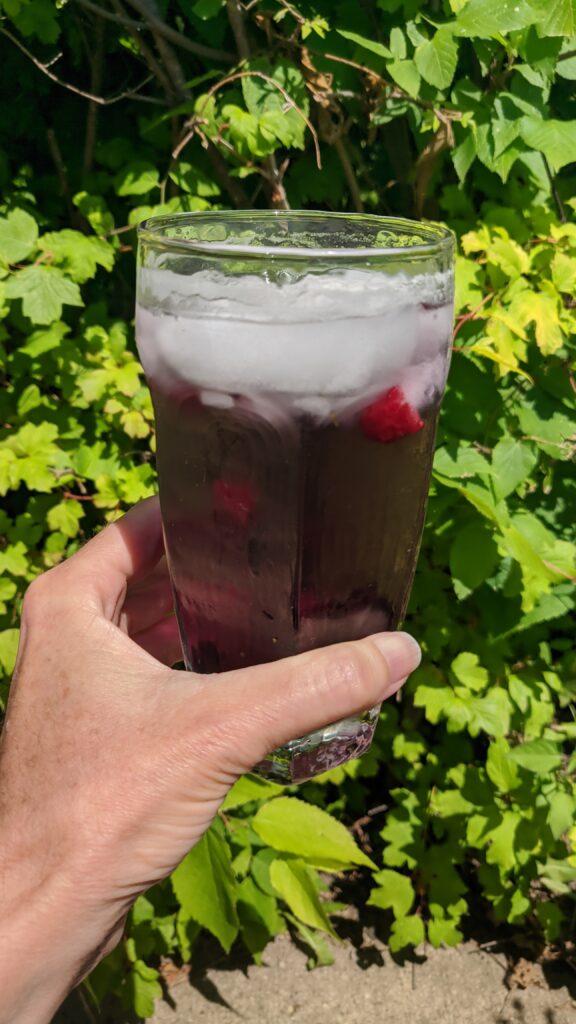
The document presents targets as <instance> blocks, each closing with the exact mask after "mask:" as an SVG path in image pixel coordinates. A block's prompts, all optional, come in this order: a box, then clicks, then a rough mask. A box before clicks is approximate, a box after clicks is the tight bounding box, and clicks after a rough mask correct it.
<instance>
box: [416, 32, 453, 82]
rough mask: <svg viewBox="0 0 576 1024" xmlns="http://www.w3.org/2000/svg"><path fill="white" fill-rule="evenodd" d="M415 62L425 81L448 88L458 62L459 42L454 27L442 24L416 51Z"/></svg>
mask: <svg viewBox="0 0 576 1024" xmlns="http://www.w3.org/2000/svg"><path fill="white" fill-rule="evenodd" d="M414 63H415V64H416V67H417V68H418V71H419V72H420V74H421V75H422V78H423V79H424V81H425V82H429V84H430V85H434V86H436V88H437V89H447V88H448V86H449V85H450V83H451V82H452V79H453V78H454V73H455V71H456V65H457V63H458V42H457V41H456V39H455V38H454V35H453V33H452V28H451V27H449V26H442V28H439V29H438V31H437V32H436V33H435V34H434V36H433V37H432V39H430V40H429V41H428V42H426V43H423V44H422V46H418V47H417V49H416V52H415V53H414Z"/></svg>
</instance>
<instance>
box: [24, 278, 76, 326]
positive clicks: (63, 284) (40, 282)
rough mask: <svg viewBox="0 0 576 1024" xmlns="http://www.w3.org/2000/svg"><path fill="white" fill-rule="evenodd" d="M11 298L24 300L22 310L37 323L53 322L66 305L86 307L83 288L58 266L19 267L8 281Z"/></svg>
mask: <svg viewBox="0 0 576 1024" xmlns="http://www.w3.org/2000/svg"><path fill="white" fill-rule="evenodd" d="M6 296H7V298H9V299H21V300H22V312H23V313H24V315H25V316H27V317H29V319H30V320H31V321H32V323H33V324H50V323H52V322H53V321H54V320H58V319H59V318H60V317H61V316H62V307H63V306H82V305H83V304H84V303H83V301H82V296H81V294H80V289H79V288H78V285H77V284H75V282H74V281H71V280H70V279H69V278H68V277H66V276H65V274H64V273H63V272H62V271H61V270H58V268H57V267H51V266H46V265H45V264H39V265H38V266H33V267H26V268H25V269H24V270H19V271H18V272H17V273H16V274H14V276H13V277H11V278H10V279H9V280H8V282H7V284H6Z"/></svg>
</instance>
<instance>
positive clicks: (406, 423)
mask: <svg viewBox="0 0 576 1024" xmlns="http://www.w3.org/2000/svg"><path fill="white" fill-rule="evenodd" d="M360 426H361V428H362V430H363V432H364V434H365V435H366V437H369V438H371V439H372V440H373V441H383V442H387V441H397V440H398V439H399V438H401V437H406V436H407V435H408V434H417V433H418V431H419V430H422V427H423V426H424V422H423V420H422V419H421V418H420V416H419V415H418V412H417V410H416V409H415V408H414V407H413V406H412V405H410V403H409V402H407V401H406V397H405V395H404V392H403V391H402V388H400V387H398V386H396V387H393V388H390V389H389V390H388V391H385V392H384V394H383V395H379V396H378V398H377V399H376V401H374V402H372V403H371V405H367V406H366V408H365V409H363V410H362V412H361V413H360Z"/></svg>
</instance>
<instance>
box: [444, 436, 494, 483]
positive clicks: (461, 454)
mask: <svg viewBox="0 0 576 1024" xmlns="http://www.w3.org/2000/svg"><path fill="white" fill-rule="evenodd" d="M434 472H435V473H440V475H441V476H447V477H449V478H450V479H458V480H465V479H467V478H469V477H473V476H491V474H492V468H491V466H490V463H489V462H488V460H487V459H486V458H485V456H484V455H482V454H481V453H480V452H479V451H478V450H477V449H476V448H472V447H471V446H468V445H464V444H461V445H459V446H458V447H454V446H452V445H451V446H450V447H444V448H438V449H437V450H436V454H435V456H434Z"/></svg>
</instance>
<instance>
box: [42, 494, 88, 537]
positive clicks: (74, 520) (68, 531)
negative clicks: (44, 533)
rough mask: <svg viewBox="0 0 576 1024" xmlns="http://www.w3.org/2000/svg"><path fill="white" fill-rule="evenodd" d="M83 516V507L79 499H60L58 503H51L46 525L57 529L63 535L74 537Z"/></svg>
mask: <svg viewBox="0 0 576 1024" xmlns="http://www.w3.org/2000/svg"><path fill="white" fill-rule="evenodd" d="M83 516H84V509H83V508H82V504H81V502H79V501H62V502H60V504H59V505H53V507H52V508H51V509H50V511H49V512H48V526H49V527H50V529H51V530H58V531H59V532H60V533H63V534H64V536H65V537H75V536H76V534H77V533H78V531H79V529H80V521H81V519H82V518H83Z"/></svg>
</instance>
